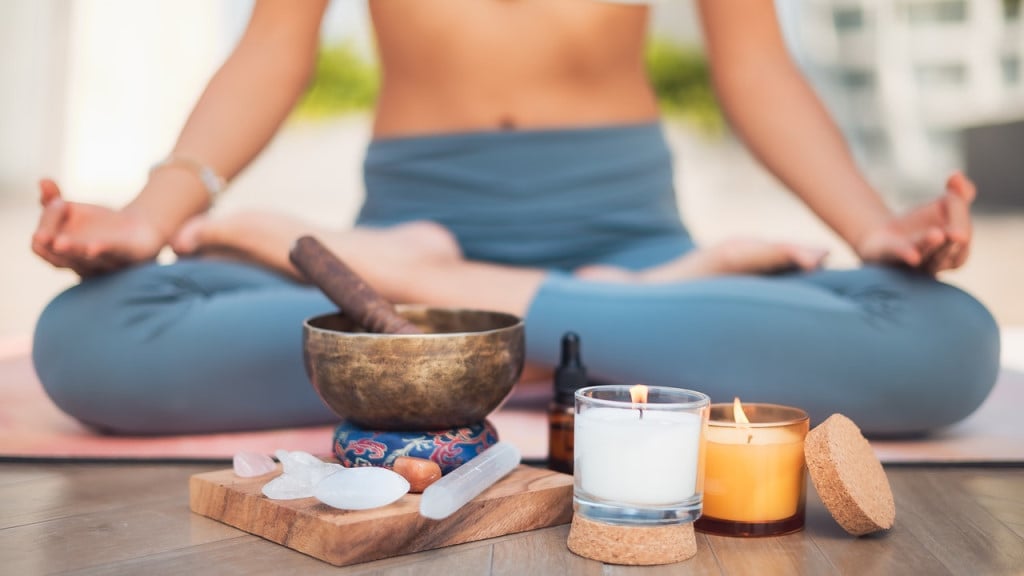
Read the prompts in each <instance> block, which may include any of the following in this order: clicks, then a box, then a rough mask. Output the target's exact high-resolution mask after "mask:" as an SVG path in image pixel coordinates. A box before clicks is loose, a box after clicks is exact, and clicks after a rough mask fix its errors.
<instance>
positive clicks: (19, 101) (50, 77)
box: [0, 0, 69, 202]
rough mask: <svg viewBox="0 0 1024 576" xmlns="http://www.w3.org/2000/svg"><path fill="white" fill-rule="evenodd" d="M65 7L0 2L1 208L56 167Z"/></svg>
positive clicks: (48, 0)
mask: <svg viewBox="0 0 1024 576" xmlns="http://www.w3.org/2000/svg"><path fill="white" fill-rule="evenodd" d="M68 6H69V4H68V3H67V2H63V1H61V0H36V1H29V0H17V1H13V2H11V1H7V2H0V202H6V201H10V200H13V199H16V198H27V197H30V196H31V195H32V194H34V190H33V182H34V181H35V180H36V179H37V178H38V175H39V174H40V173H51V172H54V171H56V170H57V169H58V168H59V166H60V158H61V149H62V129H63V125H64V122H63V114H62V110H63V103H64V86H65V74H64V72H65V67H64V53H65V52H66V49H67V29H68V11H69V10H68Z"/></svg>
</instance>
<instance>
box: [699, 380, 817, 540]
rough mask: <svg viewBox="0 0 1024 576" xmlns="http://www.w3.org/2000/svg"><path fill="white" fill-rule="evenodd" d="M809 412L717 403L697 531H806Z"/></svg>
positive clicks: (713, 408) (759, 533)
mask: <svg viewBox="0 0 1024 576" xmlns="http://www.w3.org/2000/svg"><path fill="white" fill-rule="evenodd" d="M807 430H808V418H807V414H806V413H805V412H804V411H802V410H799V409H797V408H789V407H786V406H778V405H774V404H747V405H741V404H740V403H739V399H736V401H735V402H734V403H733V404H713V405H712V406H711V415H710V420H709V422H708V433H707V452H706V461H705V472H704V507H703V511H702V516H701V519H700V520H698V522H697V528H699V529H703V530H705V531H707V532H715V533H719V534H729V535H743V536H764V535H771V534H784V533H787V532H793V531H796V530H799V529H800V528H802V527H803V518H804V493H805V481H804V469H805V466H804V436H805V435H806V434H807Z"/></svg>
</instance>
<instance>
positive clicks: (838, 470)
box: [804, 414, 896, 536]
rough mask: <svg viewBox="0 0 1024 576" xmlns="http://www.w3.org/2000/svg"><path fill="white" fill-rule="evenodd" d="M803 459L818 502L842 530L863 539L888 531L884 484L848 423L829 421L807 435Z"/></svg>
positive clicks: (892, 509) (890, 506) (890, 511)
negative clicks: (826, 509)
mask: <svg viewBox="0 0 1024 576" xmlns="http://www.w3.org/2000/svg"><path fill="white" fill-rule="evenodd" d="M804 456H805V457H806V459H807V469H808V471H809V472H810V475H811V480H812V481H813V482H814V488H815V490H817V491H818V496H820V497H821V501H822V502H823V503H824V504H825V507H826V508H828V511H829V512H830V513H831V514H832V517H833V518H835V519H836V522H838V523H839V525H840V526H842V527H843V529H845V530H846V531H847V532H849V533H850V534H853V535H854V536H862V535H864V534H870V533H872V532H877V531H879V530H888V529H889V528H892V524H893V521H894V520H895V518H896V504H895V502H894V501H893V497H892V489H891V488H890V487H889V478H888V477H887V476H886V475H885V470H884V469H882V463H881V462H879V461H878V458H877V457H876V456H875V453H874V451H873V450H872V449H871V445H869V444H868V441H867V440H865V439H864V436H863V435H862V434H861V432H860V429H859V428H857V425H856V424H854V423H853V421H852V420H850V419H849V418H847V417H846V416H843V415H842V414H833V415H831V416H829V417H828V419H826V420H825V421H824V422H822V423H821V424H820V425H818V426H817V427H815V428H814V430H811V431H810V432H808V433H807V438H806V439H805V440H804Z"/></svg>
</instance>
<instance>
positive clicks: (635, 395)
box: [629, 384, 647, 404]
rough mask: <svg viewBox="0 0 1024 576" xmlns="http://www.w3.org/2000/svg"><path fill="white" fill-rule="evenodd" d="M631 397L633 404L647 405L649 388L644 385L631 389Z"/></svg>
mask: <svg viewBox="0 0 1024 576" xmlns="http://www.w3.org/2000/svg"><path fill="white" fill-rule="evenodd" d="M629 397H630V398H632V400H633V404H646V403H647V386H644V385H643V384H637V385H636V386H633V387H631V388H630V389H629Z"/></svg>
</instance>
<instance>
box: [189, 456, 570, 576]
mask: <svg viewBox="0 0 1024 576" xmlns="http://www.w3.org/2000/svg"><path fill="white" fill-rule="evenodd" d="M271 478H273V475H269V474H268V475H265V476H260V477H258V478H239V477H238V476H235V474H234V472H233V471H232V470H230V469H229V470H218V471H216V472H207V473H204V474H196V475H194V476H192V477H191V478H190V480H189V507H190V508H191V509H192V511H193V512H195V513H197V514H202V515H203V516H208V517H210V518H213V519H214V520H218V521H220V522H224V523H225V524H229V525H231V526H234V527H236V528H239V529H242V530H245V531H246V532H249V533H251V534H255V535H257V536H260V537H263V538H266V539H267V540H270V541H271V542H277V543H278V544H282V545H284V546H287V547H289V548H292V549H294V550H298V551H299V552H303V553H305V554H309V555H310V556H313V557H314V558H319V559H320V560H323V561H325V562H330V563H331V564H334V565H335V566H347V565H349V564H357V563H359V562H368V561H370V560H379V559H381V558H389V557H391V556H398V555H401V554H409V553H412V552H421V551H423V550H431V549H434V548H441V547H444V546H451V545H453V544H462V543H465V542H473V541H475V540H483V539H485V538H494V537H497V536H502V535H505V534H512V533H515V532H524V531H527V530H535V529H538V528H546V527H548V526H556V525H558V524H567V523H568V522H569V521H570V520H571V519H572V476H569V475H567V474H561V473H558V472H552V471H550V470H542V469H539V468H532V467H529V466H519V467H518V468H516V469H515V470H513V471H512V472H511V473H510V474H509V475H508V476H506V477H505V478H503V479H502V480H501V481H499V482H498V483H497V484H495V485H494V486H492V487H491V488H489V489H488V490H486V491H485V492H483V493H482V494H480V495H479V496H477V497H476V498H475V499H473V500H472V501H471V502H469V503H468V504H466V505H465V506H463V507H462V508H461V509H460V510H459V511H457V512H456V513H455V514H452V515H451V516H449V517H448V518H445V519H444V520H430V519H427V518H424V517H422V516H420V514H419V505H420V495H419V494H407V495H405V496H403V497H402V499H401V500H399V501H398V502H395V503H394V504H391V505H389V506H385V507H382V508H376V509H373V510H359V511H346V510H337V509H335V508H331V507H330V506H327V505H325V504H321V503H320V502H319V501H317V500H316V499H314V498H301V499H297V500H270V499H269V498H266V497H265V496H263V494H262V493H261V492H260V489H261V488H262V487H263V485H264V484H266V483H267V482H268V481H269V480H270V479H271Z"/></svg>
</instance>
